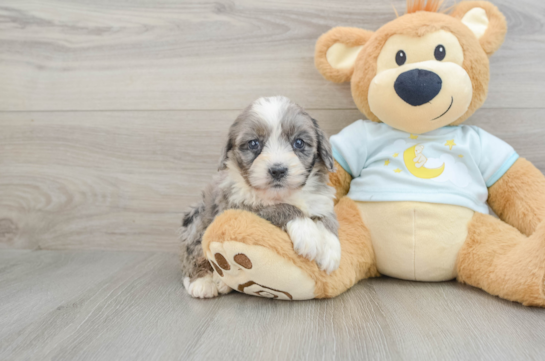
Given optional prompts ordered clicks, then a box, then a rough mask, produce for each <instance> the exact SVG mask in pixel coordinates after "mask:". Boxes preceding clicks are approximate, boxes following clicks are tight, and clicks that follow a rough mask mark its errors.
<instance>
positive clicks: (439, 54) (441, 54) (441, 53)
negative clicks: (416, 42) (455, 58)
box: [433, 45, 447, 61]
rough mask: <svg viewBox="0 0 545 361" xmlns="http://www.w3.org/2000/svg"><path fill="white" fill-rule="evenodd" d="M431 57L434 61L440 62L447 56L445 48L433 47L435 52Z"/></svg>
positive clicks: (441, 46) (440, 46)
mask: <svg viewBox="0 0 545 361" xmlns="http://www.w3.org/2000/svg"><path fill="white" fill-rule="evenodd" d="M433 55H435V59H437V60H439V61H441V60H443V59H445V56H446V55H447V51H446V50H445V47H444V46H443V45H437V46H436V47H435V52H434V54H433Z"/></svg>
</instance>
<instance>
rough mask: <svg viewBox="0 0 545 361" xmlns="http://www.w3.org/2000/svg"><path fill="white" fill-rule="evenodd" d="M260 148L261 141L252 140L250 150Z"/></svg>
mask: <svg viewBox="0 0 545 361" xmlns="http://www.w3.org/2000/svg"><path fill="white" fill-rule="evenodd" d="M259 146H260V144H259V140H257V139H254V140H250V141H249V142H248V148H249V149H251V150H257V149H259Z"/></svg>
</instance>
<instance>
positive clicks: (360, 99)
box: [315, 1, 507, 125]
mask: <svg viewBox="0 0 545 361" xmlns="http://www.w3.org/2000/svg"><path fill="white" fill-rule="evenodd" d="M474 7H482V8H483V9H485V11H486V12H487V15H489V16H490V17H491V18H490V26H491V27H490V28H489V29H487V31H486V32H485V34H484V35H483V37H482V38H481V39H480V40H478V39H477V38H476V37H475V35H473V33H472V32H471V30H469V28H468V27H467V26H465V25H464V24H463V23H462V22H461V21H460V19H461V18H462V17H463V15H464V14H465V13H466V12H467V11H469V10H471V9H472V8H474ZM438 30H445V31H449V32H451V33H452V34H454V35H455V36H456V37H457V38H458V40H459V41H460V44H461V46H462V48H463V50H464V63H463V68H464V69H465V71H466V72H467V73H468V75H469V77H470V79H471V82H472V85H473V99H472V102H471V104H470V105H469V108H468V110H467V111H466V112H465V114H463V115H462V116H461V117H459V118H458V119H456V120H455V121H454V122H452V123H451V124H452V125H457V124H461V123H462V122H464V121H465V120H466V119H467V118H468V117H469V116H470V115H472V114H473V113H474V112H475V110H477V109H478V108H480V107H481V106H482V105H483V103H484V101H485V100H486V96H487V93H488V81H489V76H490V75H489V62H488V55H491V54H492V53H493V52H494V51H496V50H497V49H498V48H499V47H500V45H501V44H502V43H503V39H504V37H505V32H506V31H507V25H506V22H505V18H504V17H503V15H502V14H501V13H500V12H499V10H498V9H497V8H496V7H495V6H494V5H492V4H490V3H487V2H479V1H476V2H473V1H468V2H461V3H460V4H459V5H458V6H456V8H455V9H454V11H453V13H452V16H450V15H446V14H441V13H435V12H427V11H419V12H416V13H412V14H406V15H404V16H401V17H399V18H397V19H395V20H393V21H391V22H389V23H387V24H385V25H384V26H382V27H381V28H380V29H378V30H377V31H376V32H374V33H371V32H369V31H366V30H363V29H358V28H333V29H331V30H330V31H329V32H327V33H325V34H324V35H322V36H321V37H320V38H319V39H318V42H317V43H316V56H315V65H316V68H317V69H318V71H319V72H320V73H321V74H322V75H323V76H324V77H325V78H326V79H328V80H330V81H334V82H343V81H349V80H351V86H352V97H353V98H354V102H355V103H356V105H357V107H358V109H359V110H360V111H361V112H362V113H364V114H365V115H366V116H367V117H368V118H369V119H370V120H373V121H375V122H380V119H378V117H377V116H376V115H375V114H373V112H371V109H370V107H369V101H368V97H367V96H368V93H369V85H370V84H371V80H372V79H373V78H374V77H375V75H376V74H377V59H378V56H379V54H380V51H381V50H382V47H383V46H384V44H385V43H386V41H387V40H388V39H389V38H390V37H391V36H392V35H396V34H404V35H408V36H413V37H421V36H423V35H425V34H428V33H432V32H435V31H438ZM335 42H341V43H344V44H346V45H349V46H357V45H364V46H363V49H362V50H361V51H360V53H359V55H358V57H357V60H356V62H355V65H354V67H353V68H351V69H349V70H339V69H334V68H332V67H331V65H330V64H329V63H328V62H327V60H326V57H325V54H326V53H327V50H328V49H329V47H331V45H333V44H334V43H335Z"/></svg>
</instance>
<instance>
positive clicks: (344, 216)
mask: <svg viewBox="0 0 545 361" xmlns="http://www.w3.org/2000/svg"><path fill="white" fill-rule="evenodd" d="M335 212H336V213H337V217H338V220H339V224H340V228H339V239H340V241H341V248H342V250H343V254H342V258H341V264H340V267H339V269H338V270H336V271H335V272H333V273H332V274H331V275H329V276H328V275H327V274H326V273H325V272H322V271H320V269H319V268H318V266H317V265H316V263H315V262H313V261H309V260H308V259H306V258H304V257H301V256H299V255H297V254H296V253H295V251H294V249H293V246H292V243H291V240H290V238H289V236H288V235H287V233H285V232H284V231H282V230H281V229H280V228H278V227H275V226H273V225H272V224H271V223H269V222H268V221H266V220H264V219H262V218H259V217H258V216H256V215H255V214H253V213H250V212H245V211H240V210H228V211H226V212H224V213H223V214H221V215H220V216H219V217H217V218H216V220H215V221H214V223H212V225H211V226H210V227H208V229H207V231H206V233H205V234H204V237H203V243H202V245H203V250H204V253H205V254H206V253H207V252H209V245H210V243H211V242H226V241H237V242H241V243H245V244H248V245H257V246H263V247H266V248H268V249H270V250H273V251H274V252H276V253H277V254H279V255H280V256H282V257H283V258H285V259H287V260H289V261H290V262H292V263H293V264H295V265H296V266H298V267H299V268H300V269H301V270H302V271H303V272H305V273H307V274H308V275H309V276H310V277H311V278H312V279H313V280H314V281H315V282H316V286H315V291H314V293H315V296H316V298H330V297H335V296H337V295H339V294H341V293H342V292H344V291H346V290H347V289H348V288H350V287H352V286H353V285H354V284H355V283H356V282H358V281H359V280H361V279H363V278H368V277H377V276H379V274H378V272H377V270H376V266H375V255H374V252H373V248H372V246H371V241H370V236H369V231H368V230H367V228H366V227H365V225H364V224H363V222H362V220H361V216H360V213H359V210H358V208H357V207H356V204H355V203H354V202H353V201H352V200H350V199H348V198H343V199H342V200H341V201H339V203H338V204H337V206H336V207H335Z"/></svg>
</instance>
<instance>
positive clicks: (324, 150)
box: [312, 118, 335, 172]
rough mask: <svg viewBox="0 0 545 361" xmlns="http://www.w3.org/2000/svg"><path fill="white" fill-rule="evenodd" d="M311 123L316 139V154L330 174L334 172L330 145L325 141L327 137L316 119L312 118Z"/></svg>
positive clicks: (327, 140)
mask: <svg viewBox="0 0 545 361" xmlns="http://www.w3.org/2000/svg"><path fill="white" fill-rule="evenodd" d="M312 123H314V129H315V130H316V137H317V139H318V146H317V150H318V154H319V155H320V159H321V160H322V162H324V164H325V166H326V167H327V170H328V171H330V172H333V171H335V163H334V162H333V153H332V151H331V143H329V139H327V135H326V134H325V133H324V132H323V130H321V129H320V127H319V126H318V122H317V121H316V119H314V118H312Z"/></svg>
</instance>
